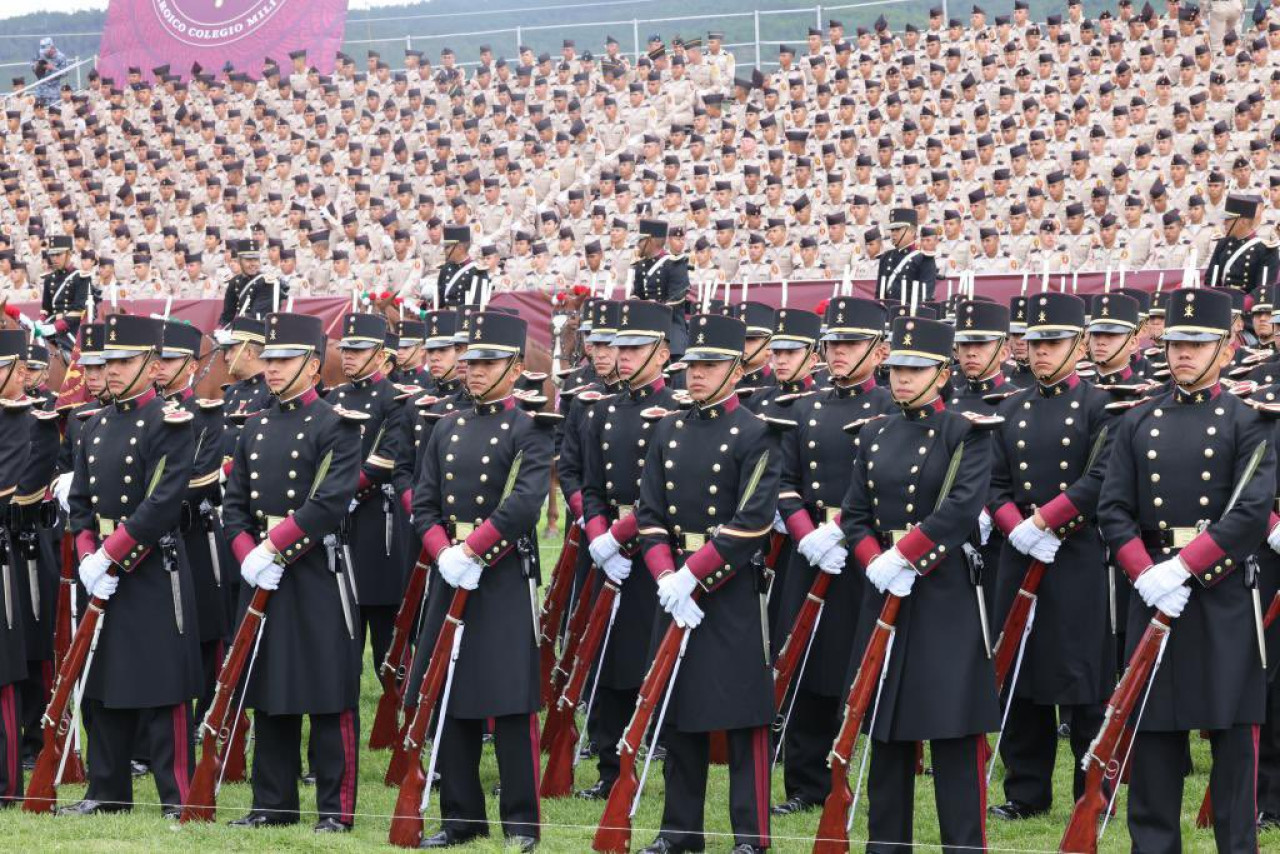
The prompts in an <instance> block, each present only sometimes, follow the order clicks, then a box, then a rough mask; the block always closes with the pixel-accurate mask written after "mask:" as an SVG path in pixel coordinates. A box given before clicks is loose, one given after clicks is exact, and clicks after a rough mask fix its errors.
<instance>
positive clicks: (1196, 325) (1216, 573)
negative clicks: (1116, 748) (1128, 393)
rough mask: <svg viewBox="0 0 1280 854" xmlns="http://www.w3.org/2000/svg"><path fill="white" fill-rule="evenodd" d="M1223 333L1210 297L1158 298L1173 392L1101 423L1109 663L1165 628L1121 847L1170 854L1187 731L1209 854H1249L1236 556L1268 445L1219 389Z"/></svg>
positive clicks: (1245, 550) (1242, 616)
mask: <svg viewBox="0 0 1280 854" xmlns="http://www.w3.org/2000/svg"><path fill="white" fill-rule="evenodd" d="M1230 330H1231V299H1230V297H1229V296H1227V295H1226V294H1222V293H1217V292H1213V291H1208V290H1198V289H1180V290H1176V291H1173V292H1171V293H1170V295H1169V302H1168V319H1167V322H1166V326H1165V330H1164V335H1163V342H1164V345H1165V348H1166V352H1167V356H1168V362H1169V367H1170V369H1171V371H1172V375H1173V383H1174V387H1173V389H1172V390H1171V391H1168V392H1165V393H1162V394H1160V395H1157V396H1155V397H1153V398H1151V399H1150V400H1149V401H1148V402H1146V403H1143V404H1141V405H1138V406H1135V407H1134V408H1133V409H1131V410H1130V411H1129V412H1128V413H1126V414H1125V415H1124V417H1123V418H1121V419H1119V420H1118V421H1117V423H1116V427H1115V438H1114V439H1113V440H1112V448H1111V460H1110V464H1109V466H1108V469H1107V476H1106V480H1105V482H1104V483H1103V487H1102V497H1101V499H1100V500H1099V503H1098V520H1099V523H1100V525H1101V528H1102V535H1103V537H1104V539H1105V540H1106V542H1107V545H1108V546H1109V547H1110V548H1111V551H1112V554H1114V555H1115V557H1116V560H1117V562H1118V563H1119V565H1120V567H1121V568H1122V569H1124V571H1125V572H1126V573H1127V574H1128V576H1129V578H1130V579H1131V580H1132V581H1133V586H1134V590H1135V592H1136V593H1137V595H1136V596H1133V597H1132V598H1131V599H1130V602H1129V614H1128V621H1129V631H1128V633H1127V634H1128V637H1127V640H1128V645H1129V647H1130V649H1128V650H1126V651H1125V657H1126V658H1128V655H1129V653H1130V652H1131V651H1132V647H1133V646H1134V645H1135V643H1136V642H1137V639H1138V638H1139V637H1140V636H1141V635H1142V633H1143V630H1144V628H1145V626H1146V625H1147V623H1148V622H1149V621H1150V620H1151V618H1152V617H1153V616H1154V614H1155V611H1156V610H1159V611H1160V612H1162V613H1164V614H1166V615H1168V616H1169V617H1170V618H1173V619H1172V627H1171V629H1170V631H1169V634H1168V639H1167V641H1166V642H1165V647H1164V649H1163V657H1162V660H1161V664H1160V667H1159V669H1158V670H1157V671H1156V672H1155V675H1154V677H1153V682H1152V684H1151V686H1150V688H1149V691H1150V693H1149V694H1148V695H1147V697H1146V700H1145V703H1144V705H1145V710H1144V712H1143V715H1142V719H1141V720H1140V721H1138V722H1137V723H1136V735H1135V736H1134V740H1133V757H1132V759H1131V763H1132V771H1131V773H1130V778H1129V834H1130V837H1131V838H1132V840H1133V845H1134V848H1135V849H1137V850H1143V851H1177V850H1181V848H1182V842H1181V825H1182V821H1181V818H1182V816H1181V812H1182V810H1181V806H1182V787H1183V775H1182V774H1181V773H1179V769H1181V768H1182V767H1184V765H1185V762H1186V751H1187V738H1188V733H1189V731H1192V730H1207V731H1208V733H1209V741H1210V744H1211V746H1212V748H1213V755H1214V762H1213V774H1212V777H1211V779H1210V791H1211V793H1212V797H1213V815H1214V839H1215V842H1216V844H1217V847H1218V849H1219V850H1223V851H1246V850H1247V851H1253V850H1256V849H1257V845H1258V841H1257V826H1256V818H1257V816H1256V813H1255V809H1256V807H1255V803H1256V801H1255V782H1256V769H1257V743H1256V741H1255V737H1256V732H1257V730H1256V726H1258V725H1259V724H1261V723H1262V722H1263V719H1264V714H1265V694H1266V671H1264V670H1263V668H1262V662H1261V659H1260V654H1259V649H1258V633H1259V628H1260V627H1259V626H1258V625H1257V623H1256V622H1255V618H1254V610H1253V605H1252V590H1251V589H1250V588H1251V585H1252V584H1253V583H1254V582H1255V579H1254V578H1252V576H1254V575H1255V574H1256V573H1255V572H1254V571H1253V564H1252V561H1251V560H1250V559H1249V556H1250V553H1251V552H1253V551H1255V550H1256V549H1257V547H1258V545H1259V544H1260V543H1261V542H1262V539H1263V537H1264V536H1266V533H1267V526H1268V515H1269V512H1270V511H1271V509H1272V508H1273V505H1274V499H1275V487H1276V479H1275V478H1276V472H1275V451H1274V447H1273V445H1272V440H1273V437H1274V435H1275V434H1274V428H1273V426H1272V425H1271V424H1270V423H1268V422H1264V421H1263V419H1262V418H1261V417H1260V416H1259V415H1258V413H1257V412H1255V411H1254V410H1252V409H1251V408H1250V407H1249V405H1248V404H1246V403H1245V402H1244V401H1242V400H1241V399H1239V398H1238V397H1236V396H1235V395H1232V394H1227V393H1224V392H1223V390H1222V388H1221V386H1220V385H1219V382H1218V378H1219V375H1220V372H1221V371H1222V369H1223V368H1224V367H1225V366H1226V365H1227V364H1228V363H1229V362H1230V360H1231V351H1232V347H1231V343H1230V339H1229V336H1230ZM1259 448H1263V452H1262V453H1261V455H1260V456H1259V457H1258V463H1257V468H1256V471H1255V472H1254V474H1253V476H1252V477H1251V478H1249V479H1248V481H1247V482H1246V481H1245V478H1244V475H1245V473H1246V471H1247V469H1248V468H1249V466H1250V460H1252V459H1253V458H1254V455H1255V453H1257V451H1258V449H1259ZM1236 490H1239V498H1238V499H1237V500H1236V502H1235V504H1234V505H1233V506H1232V508H1231V509H1230V510H1229V511H1228V510H1227V502H1228V501H1229V499H1230V497H1231V496H1232V494H1233V492H1235V491H1236Z"/></svg>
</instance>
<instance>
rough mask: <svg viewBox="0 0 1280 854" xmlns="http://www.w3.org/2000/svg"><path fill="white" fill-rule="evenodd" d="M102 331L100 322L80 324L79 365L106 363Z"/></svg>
mask: <svg viewBox="0 0 1280 854" xmlns="http://www.w3.org/2000/svg"><path fill="white" fill-rule="evenodd" d="M102 333H103V325H102V324H101V323H83V324H81V325H80V364H81V365H104V364H106V360H105V359H103V358H102ZM0 358H2V357H0Z"/></svg>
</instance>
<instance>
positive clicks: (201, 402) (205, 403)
mask: <svg viewBox="0 0 1280 854" xmlns="http://www.w3.org/2000/svg"><path fill="white" fill-rule="evenodd" d="M196 406H198V407H200V408H201V409H221V408H222V407H223V406H224V404H223V402H222V401H221V400H218V399H217V398H209V397H201V398H197V399H196Z"/></svg>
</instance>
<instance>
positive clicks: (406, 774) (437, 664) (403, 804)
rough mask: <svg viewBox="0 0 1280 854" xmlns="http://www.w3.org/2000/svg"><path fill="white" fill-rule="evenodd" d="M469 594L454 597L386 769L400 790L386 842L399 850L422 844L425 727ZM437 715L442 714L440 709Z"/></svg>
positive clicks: (463, 592)
mask: <svg viewBox="0 0 1280 854" xmlns="http://www.w3.org/2000/svg"><path fill="white" fill-rule="evenodd" d="M469 594H470V591H469V590H464V589H462V588H461V587H459V588H458V589H457V590H455V591H454V593H453V601H451V602H450V603H449V613H448V614H446V615H445V618H444V622H443V623H441V625H440V634H439V635H437V636H436V643H435V646H434V647H432V648H431V661H430V663H429V664H428V665H427V672H426V673H425V674H424V675H423V677H422V685H421V686H420V687H419V688H418V707H417V708H416V709H415V710H414V712H413V718H412V720H411V721H410V722H409V725H408V727H407V728H406V731H405V736H404V740H403V741H402V742H401V743H400V744H398V745H396V752H395V754H394V755H393V756H392V760H391V767H390V768H388V769H387V780H386V783H387V785H389V786H390V785H396V784H398V785H399V786H400V794H399V795H398V796H397V798H396V808H395V812H394V813H393V814H392V817H391V832H390V834H389V836H388V840H389V841H390V842H391V844H392V845H396V846H399V847H401V848H417V847H418V843H419V842H421V841H422V795H423V793H424V792H425V791H426V789H427V774H426V771H425V770H424V769H423V767H422V746H423V744H424V743H425V742H426V740H427V725H428V724H429V723H430V722H431V715H432V713H433V712H434V711H435V709H436V704H437V703H438V702H439V701H440V694H441V692H442V691H443V690H444V680H445V676H446V675H447V674H448V672H449V660H450V658H451V657H452V655H453V639H454V635H456V634H457V633H458V627H459V625H460V624H461V623H462V614H463V612H464V611H465V610H466V608H467V597H468V595H469ZM440 714H444V710H443V709H441V710H440ZM434 749H436V750H439V749H440V746H439V745H436V746H435V748H434ZM397 760H399V767H398V768H397ZM393 772H398V774H397V776H395V777H394V780H395V781H396V782H395V783H393V782H392V779H393V777H392V775H393Z"/></svg>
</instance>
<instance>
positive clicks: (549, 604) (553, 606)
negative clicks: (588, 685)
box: [538, 524, 582, 706]
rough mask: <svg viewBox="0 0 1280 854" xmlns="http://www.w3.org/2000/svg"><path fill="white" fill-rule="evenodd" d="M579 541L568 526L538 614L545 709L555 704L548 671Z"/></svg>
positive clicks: (578, 532) (578, 531) (573, 526)
mask: <svg viewBox="0 0 1280 854" xmlns="http://www.w3.org/2000/svg"><path fill="white" fill-rule="evenodd" d="M581 541H582V529H581V528H580V527H578V525H576V524H570V525H569V535H568V536H567V537H566V538H565V542H564V545H563V546H562V547H561V549H560V557H559V558H558V559H557V560H556V565H555V568H554V569H552V571H551V581H550V582H549V583H548V585H547V595H546V597H545V598H544V599H543V600H542V610H541V611H540V612H539V614H538V660H539V662H540V668H539V671H538V672H539V673H540V674H541V680H540V681H541V685H542V703H543V705H546V706H549V705H551V703H552V702H553V701H554V700H555V695H553V694H552V693H551V671H552V670H553V669H554V668H555V666H556V638H557V637H558V636H559V634H560V620H561V619H562V618H563V617H564V609H565V606H566V604H567V603H568V601H569V590H570V589H571V588H572V587H573V574H574V569H575V567H576V566H577V563H578V548H579V545H580V543H581Z"/></svg>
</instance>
